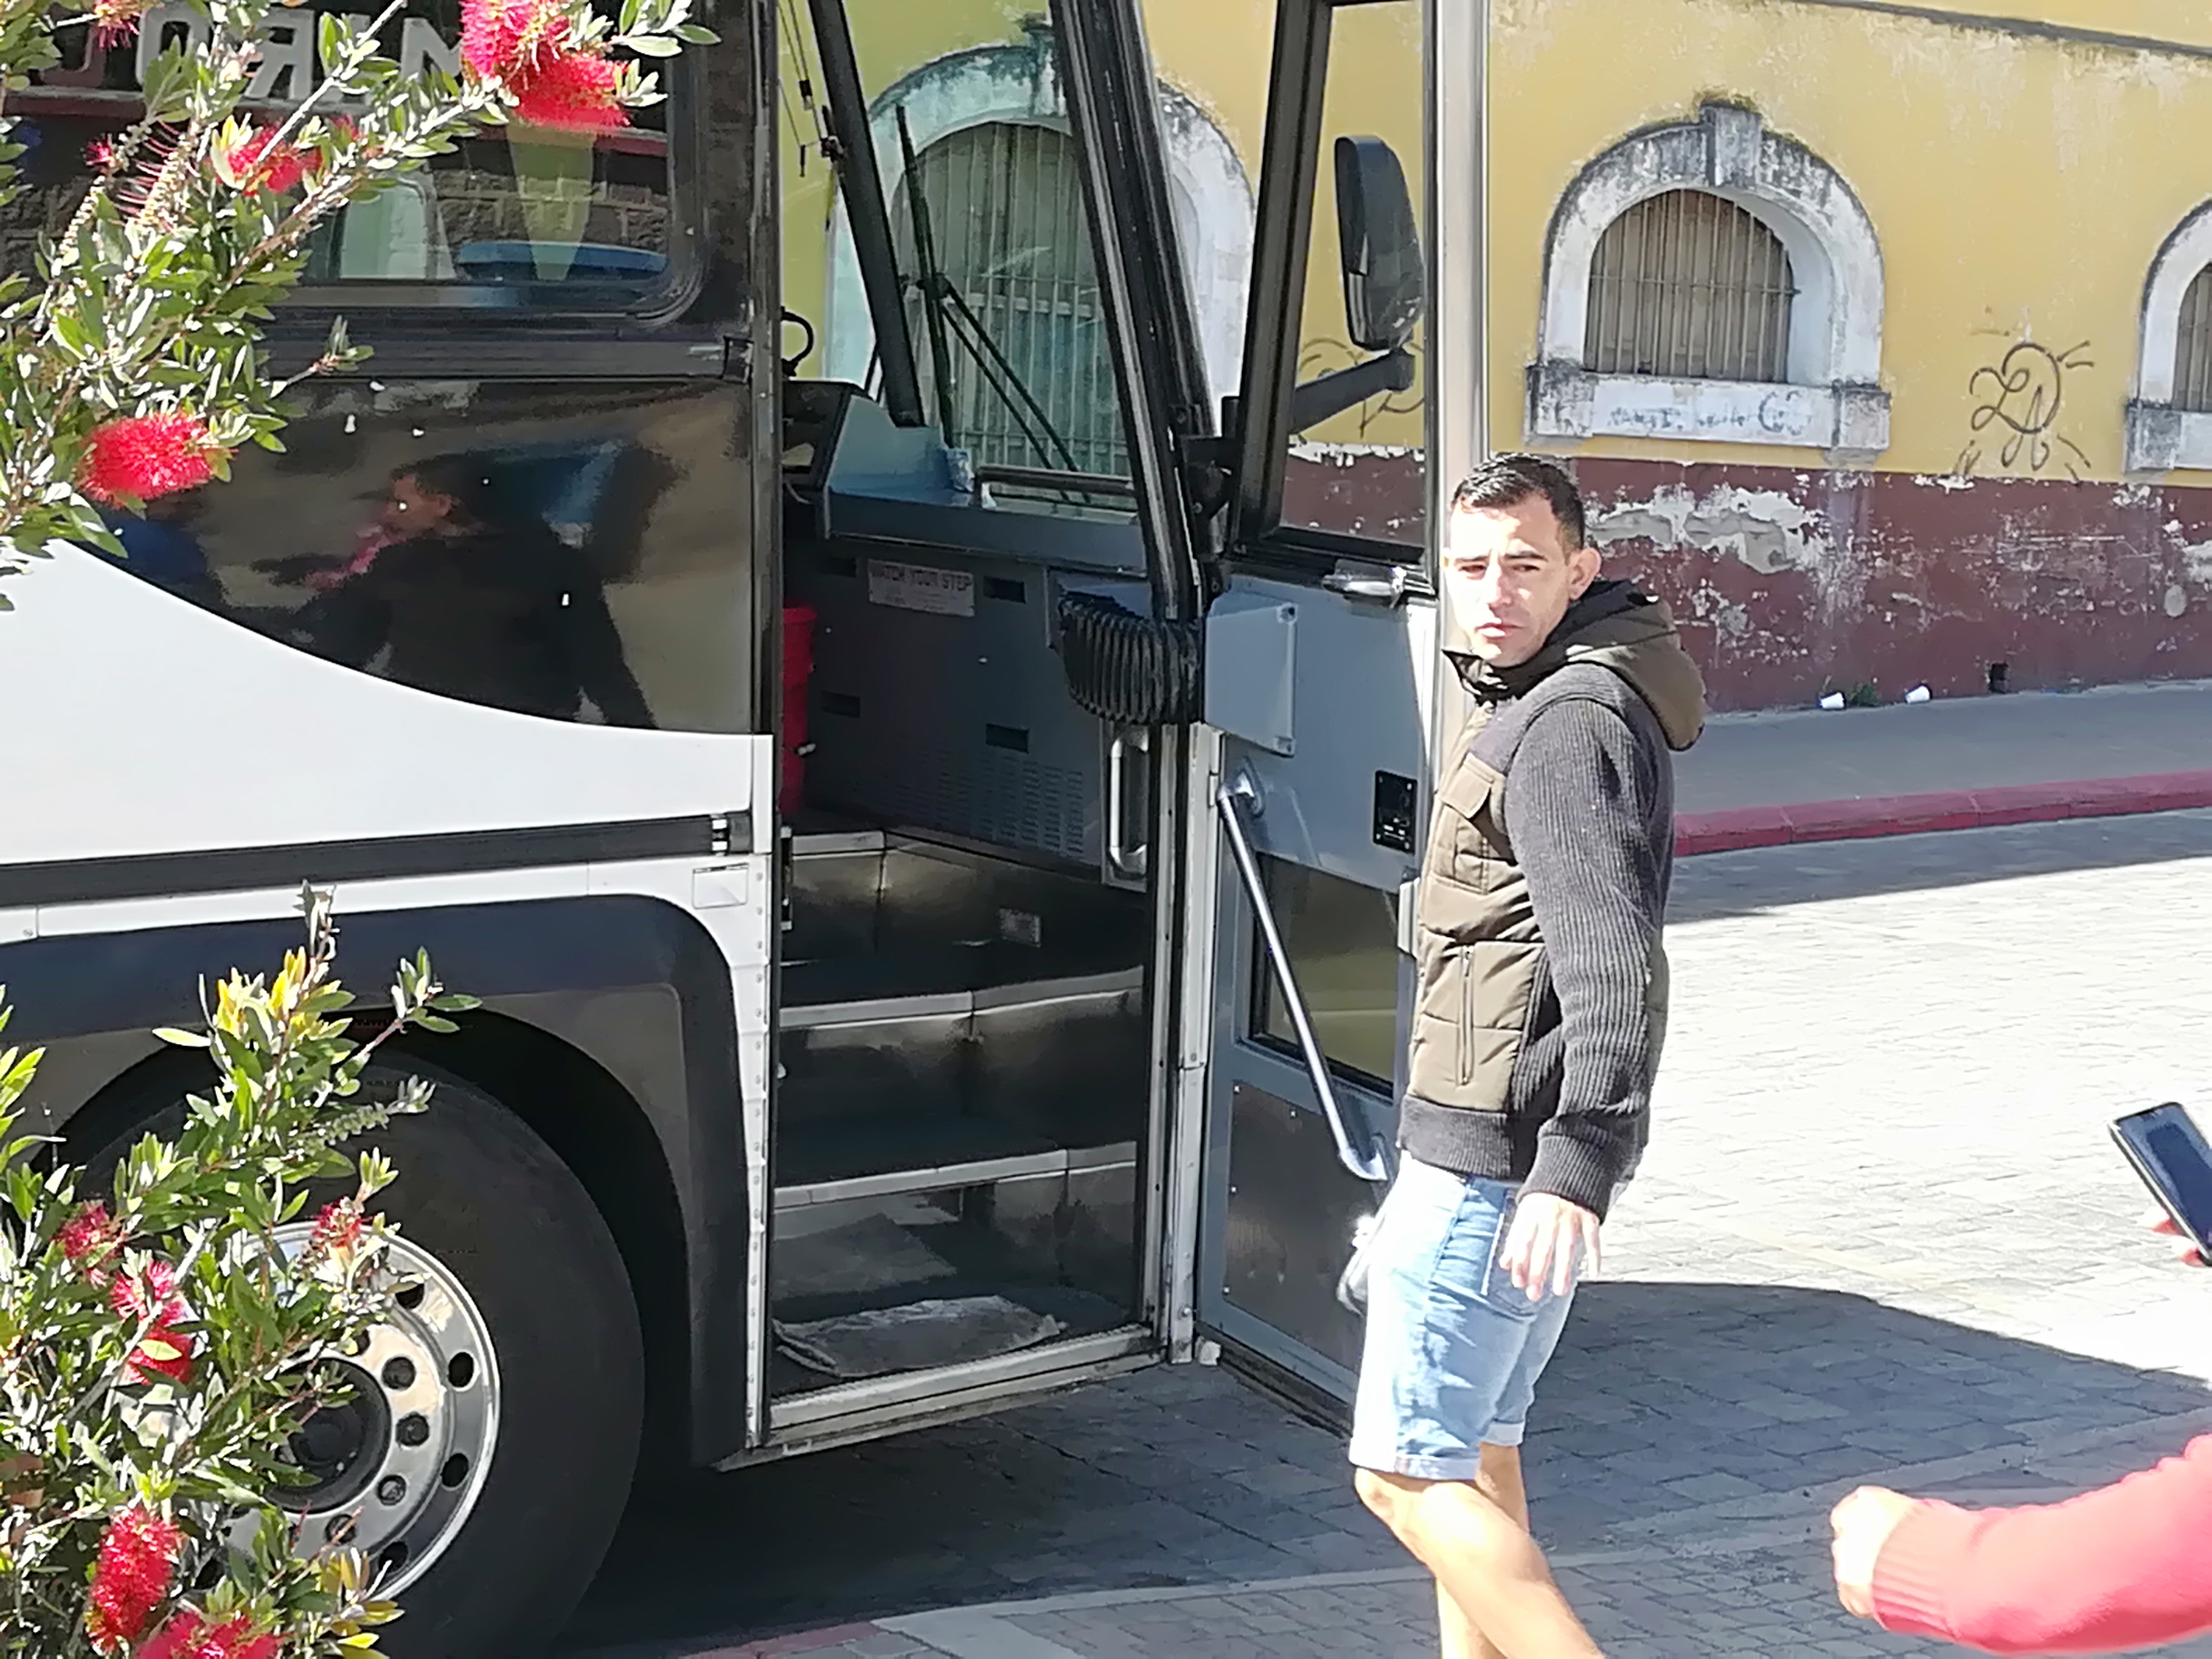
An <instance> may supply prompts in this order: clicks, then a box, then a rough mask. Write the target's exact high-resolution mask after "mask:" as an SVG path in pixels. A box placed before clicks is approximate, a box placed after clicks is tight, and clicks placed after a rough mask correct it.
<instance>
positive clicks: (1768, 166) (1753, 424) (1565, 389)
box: [1528, 104, 1889, 454]
mask: <svg viewBox="0 0 2212 1659" xmlns="http://www.w3.org/2000/svg"><path fill="white" fill-rule="evenodd" d="M1673 190H1699V191H1706V192H1708V193H1709V194H1711V195H1715V196H1718V197H1721V198H1722V199H1723V200H1724V201H1729V202H1733V203H1734V204H1735V205H1736V206H1738V207H1740V208H1741V209H1743V210H1745V211H1746V212H1747V213H1749V214H1750V215H1752V216H1753V217H1754V218H1756V219H1757V220H1758V221H1759V222H1760V223H1761V224H1763V225H1765V227H1766V228H1768V229H1769V230H1771V231H1772V232H1773V233H1774V234H1775V235H1776V236H1777V237H1778V238H1779V239H1780V240H1781V242H1782V246H1784V249H1786V250H1787V251H1788V252H1789V255H1790V270H1791V272H1792V274H1793V275H1794V276H1795V277H1796V283H1797V290H1798V291H1797V298H1796V301H1795V303H1794V304H1792V306H1791V307H1790V349H1789V366H1790V370H1789V372H1790V379H1789V380H1788V381H1786V382H1764V381H1747V380H1674V379H1668V378H1666V377H1664V376H1660V375H1650V374H1591V373H1590V372H1589V370H1587V369H1586V368H1583V363H1584V362H1585V361H1586V360H1587V344H1588V341H1587V335H1588V330H1589V280H1590V265H1591V263H1592V262H1593V261H1594V260H1595V258H1596V256H1597V246H1598V241H1599V240H1600V239H1601V237H1602V236H1603V235H1604V234H1605V232H1606V230H1607V227H1609V226H1610V225H1611V224H1612V223H1613V222H1614V221H1615V220H1616V219H1618V218H1620V216H1621V215H1622V214H1624V213H1626V212H1627V211H1628V210H1629V209H1631V208H1632V207H1634V206H1635V205H1636V204H1638V202H1643V201H1647V200H1649V199H1650V197H1654V196H1659V195H1663V194H1664V193H1666V192H1667V191H1673ZM1882 299H1883V289H1882V268H1881V243H1880V241H1879V240H1877V239H1876V237H1875V231H1874V222H1873V221H1872V220H1870V219H1869V218H1868V216H1867V213H1866V210H1865V209H1864V208H1863V207H1862V206H1861V205H1860V204H1859V199H1858V197H1857V196H1856V195H1854V194H1853V193H1852V191H1851V188H1850V185H1848V184H1846V183H1845V182H1844V179H1843V177H1842V175H1841V174H1839V173H1837V172H1836V170H1835V169H1834V168H1833V167H1830V166H1829V165H1828V164H1827V163H1826V162H1825V161H1822V160H1820V157H1819V156H1817V155H1814V154H1813V152H1812V151H1810V150H1808V149H1806V148H1805V147H1804V146H1803V145H1802V144H1800V143H1796V142H1795V141H1793V140H1791V139H1788V138H1784V137H1779V136H1778V135H1777V134H1775V133H1772V132H1770V131H1767V130H1766V125H1765V122H1764V121H1763V120H1762V119H1761V118H1759V116H1758V115H1757V114H1756V113H1755V112H1753V111H1750V110H1745V109H1737V108H1735V107H1732V106H1728V105H1724V104H1707V105H1705V106H1703V107H1702V108H1701V109H1700V110H1699V112H1698V118H1697V119H1696V120H1694V121H1684V122H1678V123H1675V124H1674V125H1668V126H1663V127H1656V128H1654V129H1652V130H1650V131H1646V132H1641V133H1638V134H1637V135H1635V136H1634V137H1631V138H1628V139H1626V140H1624V141H1623V142H1622V143H1619V144H1617V145H1615V146H1614V147H1613V149H1609V150H1607V152H1606V153H1605V154H1604V155H1601V156H1599V157H1598V158H1597V160H1596V161H1593V162H1591V163H1590V164H1589V167H1585V168H1583V172H1582V174H1581V176H1580V177H1579V178H1577V179H1576V180H1575V182H1574V183H1573V184H1572V185H1570V186H1569V187H1568V190H1567V192H1566V194H1565V197H1562V198H1561V200H1560V203H1559V209H1558V211H1557V212H1556V213H1554V214H1553V219H1552V229H1551V235H1550V238H1549V240H1548V243H1547V246H1546V249H1545V255H1544V307H1543V315H1542V319H1541V322H1540V325H1539V327H1538V337H1537V351H1536V362H1535V363H1534V366H1533V367H1532V368H1530V370H1529V373H1528V429H1529V431H1530V433H1531V434H1532V435H1534V436H1536V437H1541V438H1588V437H1597V436H1620V437H1661V438H1689V439H1700V440H1708V441H1713V442H1718V443H1753V444H1785V445H1790V446H1792V447H1812V448H1818V449H1825V450H1829V451H1833V452H1840V453H1847V454H1872V453H1879V452H1880V451H1881V450H1884V449H1887V447H1889V394H1888V393H1887V392H1884V391H1883V390H1882V389H1881V384H1880V381H1881V319H1882Z"/></svg>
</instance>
